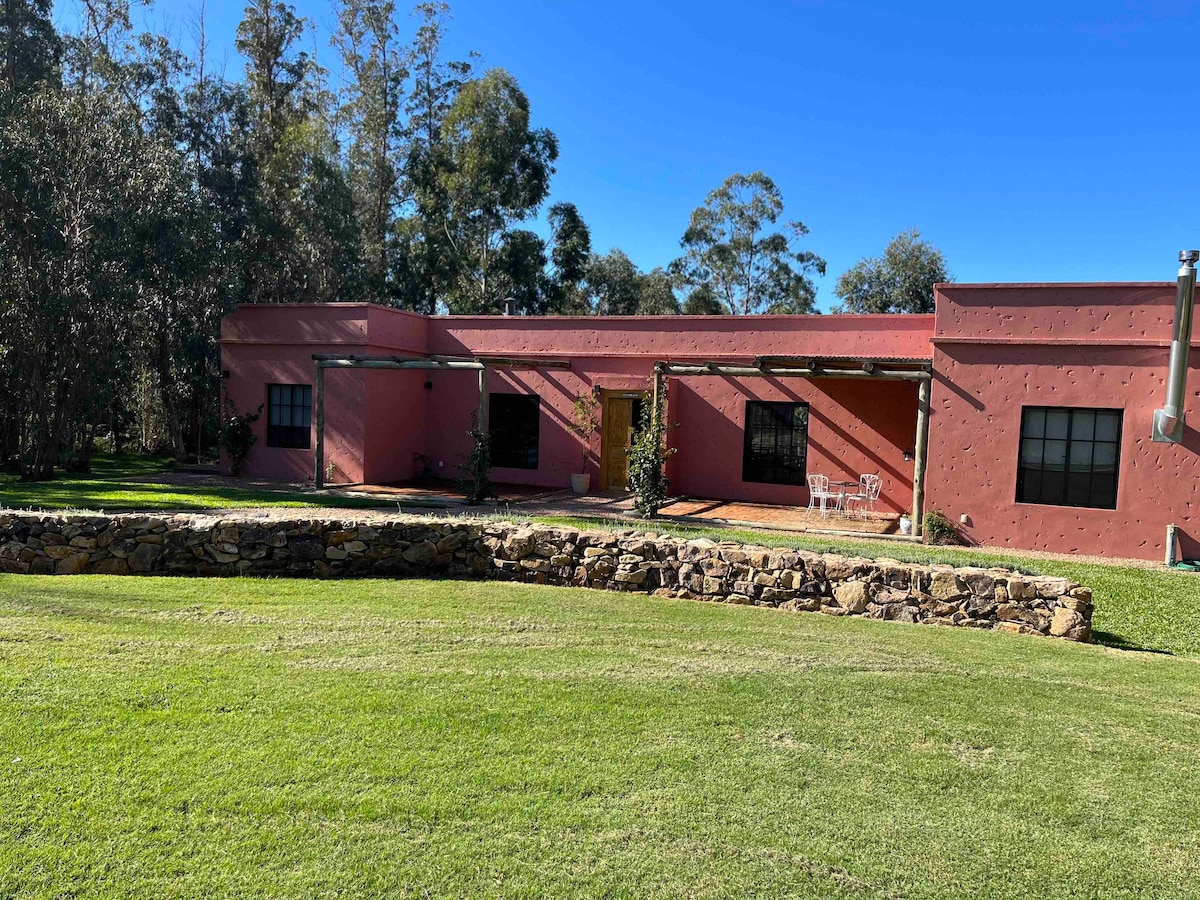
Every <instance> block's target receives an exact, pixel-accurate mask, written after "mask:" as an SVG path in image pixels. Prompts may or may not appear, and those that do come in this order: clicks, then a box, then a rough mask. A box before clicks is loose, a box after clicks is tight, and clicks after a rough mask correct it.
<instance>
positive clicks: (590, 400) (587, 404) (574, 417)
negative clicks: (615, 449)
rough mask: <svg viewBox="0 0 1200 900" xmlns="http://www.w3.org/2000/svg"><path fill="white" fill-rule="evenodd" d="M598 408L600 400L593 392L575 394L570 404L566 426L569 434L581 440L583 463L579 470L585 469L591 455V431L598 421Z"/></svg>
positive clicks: (584, 470) (594, 428) (583, 470)
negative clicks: (568, 419) (569, 418)
mask: <svg viewBox="0 0 1200 900" xmlns="http://www.w3.org/2000/svg"><path fill="white" fill-rule="evenodd" d="M599 409H600V401H599V400H598V399H597V398H596V395H595V394H591V393H588V394H577V395H576V397H575V402H574V403H573V404H572V405H571V421H570V422H568V423H567V427H568V428H569V429H570V430H571V434H573V435H575V437H577V438H579V440H581V441H583V464H582V465H581V466H580V469H579V471H580V472H581V473H582V472H586V471H587V463H588V457H589V456H590V455H591V442H592V432H594V431H595V430H596V428H597V427H598V425H599V423H598V421H597V419H596V413H597V412H598V411H599Z"/></svg>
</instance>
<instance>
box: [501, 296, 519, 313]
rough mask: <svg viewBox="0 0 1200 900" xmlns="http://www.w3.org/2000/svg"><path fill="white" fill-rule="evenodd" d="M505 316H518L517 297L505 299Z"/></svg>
mask: <svg viewBox="0 0 1200 900" xmlns="http://www.w3.org/2000/svg"><path fill="white" fill-rule="evenodd" d="M504 314H505V315H506V316H515V315H516V314H517V298H516V297H505V298H504Z"/></svg>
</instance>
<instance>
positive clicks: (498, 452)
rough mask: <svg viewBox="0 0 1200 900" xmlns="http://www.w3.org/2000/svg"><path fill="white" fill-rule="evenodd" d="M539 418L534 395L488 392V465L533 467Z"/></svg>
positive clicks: (536, 400)
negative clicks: (490, 393)
mask: <svg viewBox="0 0 1200 900" xmlns="http://www.w3.org/2000/svg"><path fill="white" fill-rule="evenodd" d="M540 418H541V416H540V413H539V408H538V398H537V397H536V396H533V395H530V394H492V395H491V396H489V397H488V431H489V433H490V435H491V440H492V465H493V466H500V467H503V468H506V469H536V468H537V467H538V432H539V419H540Z"/></svg>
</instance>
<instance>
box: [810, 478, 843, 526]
mask: <svg viewBox="0 0 1200 900" xmlns="http://www.w3.org/2000/svg"><path fill="white" fill-rule="evenodd" d="M842 496H843V495H842V493H841V492H840V491H831V490H829V477H828V476H826V475H809V476H808V511H809V512H812V511H813V510H814V509H816V508H817V504H818V503H819V504H820V508H821V518H822V519H823V518H825V514H826V512H827V511H828V509H829V501H830V499H832V500H833V501H834V503H833V508H834V510H835V511H838V512H840V511H841V508H842Z"/></svg>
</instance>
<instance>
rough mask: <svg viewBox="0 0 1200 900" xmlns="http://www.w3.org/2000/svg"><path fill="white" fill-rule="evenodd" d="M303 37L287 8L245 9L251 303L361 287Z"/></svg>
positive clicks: (346, 208)
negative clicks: (302, 47) (251, 208)
mask: <svg viewBox="0 0 1200 900" xmlns="http://www.w3.org/2000/svg"><path fill="white" fill-rule="evenodd" d="M307 27H308V24H307V20H305V19H303V18H301V17H299V16H297V15H296V13H295V10H294V9H293V8H292V6H291V5H290V4H287V3H283V2H280V0H251V2H250V3H249V4H248V5H247V7H246V12H245V17H244V18H243V19H242V22H241V24H239V25H238V29H237V40H236V46H237V49H238V51H239V52H241V54H242V55H243V56H245V57H246V98H247V104H248V111H249V116H248V118H247V122H246V124H247V127H248V128H249V134H248V145H249V149H250V153H251V155H252V157H253V163H254V170H255V177H256V181H257V187H256V191H255V195H256V203H255V209H254V214H253V215H252V216H251V218H250V222H249V225H248V229H247V231H248V248H247V299H248V300H250V301H251V302H287V301H297V300H299V301H309V302H323V301H329V300H337V299H347V296H348V294H352V290H351V289H352V288H353V287H354V286H356V285H357V284H358V271H357V270H358V265H359V258H360V253H361V244H360V239H359V235H358V230H357V227H356V226H355V222H354V218H353V201H352V199H351V197H350V190H349V187H348V185H347V184H346V182H345V178H344V173H343V172H342V170H341V168H340V166H339V165H338V164H337V156H338V148H337V144H336V138H335V135H334V134H333V128H334V127H335V125H334V121H333V119H334V117H333V115H332V113H331V112H330V111H329V109H328V106H329V104H330V103H331V101H332V97H331V95H330V94H329V93H328V91H326V90H325V88H324V82H323V76H324V73H323V72H322V70H321V69H320V68H319V67H318V66H317V64H316V63H315V62H314V61H313V59H312V58H311V57H310V55H309V54H308V53H306V52H304V51H302V50H300V49H298V45H299V42H300V40H301V38H302V37H303V36H304V35H305V33H306V29H307Z"/></svg>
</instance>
